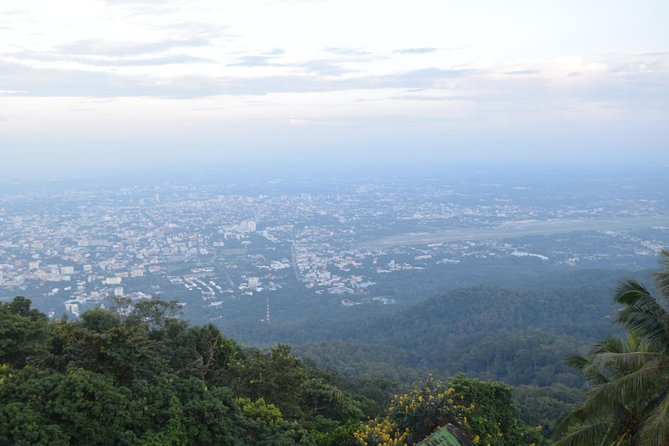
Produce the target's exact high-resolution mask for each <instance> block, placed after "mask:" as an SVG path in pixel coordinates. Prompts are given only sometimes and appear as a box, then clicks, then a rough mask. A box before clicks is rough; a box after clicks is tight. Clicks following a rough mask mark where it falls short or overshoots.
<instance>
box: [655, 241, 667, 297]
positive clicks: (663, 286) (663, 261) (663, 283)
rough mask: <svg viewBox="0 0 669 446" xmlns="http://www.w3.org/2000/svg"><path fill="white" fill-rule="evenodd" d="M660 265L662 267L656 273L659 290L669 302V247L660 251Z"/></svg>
mask: <svg viewBox="0 0 669 446" xmlns="http://www.w3.org/2000/svg"><path fill="white" fill-rule="evenodd" d="M660 266H661V267H662V269H661V270H660V271H659V272H656V273H655V274H654V276H655V283H656V284H657V290H658V292H659V293H660V295H662V296H663V297H664V298H665V300H666V301H667V303H669V249H666V248H665V249H663V250H661V251H660Z"/></svg>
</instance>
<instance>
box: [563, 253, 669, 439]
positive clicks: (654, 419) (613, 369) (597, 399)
mask: <svg viewBox="0 0 669 446" xmlns="http://www.w3.org/2000/svg"><path fill="white" fill-rule="evenodd" d="M660 265H661V270H660V271H659V272H657V273H655V275H654V276H655V283H656V289H657V292H658V293H659V297H655V296H653V295H652V293H651V292H650V291H649V290H648V288H646V287H645V286H644V285H642V284H641V283H639V282H637V281H634V280H628V281H625V282H623V283H622V284H621V285H620V286H619V287H618V291H617V293H616V298H615V299H616V301H617V302H618V304H620V305H622V307H621V309H620V310H619V311H618V314H617V316H616V322H617V323H618V324H620V325H622V326H623V327H624V328H625V329H626V330H627V339H626V340H620V339H607V340H605V341H604V342H602V343H600V344H599V345H597V346H595V348H594V349H593V350H592V351H591V352H590V354H589V356H588V357H572V358H570V359H569V363H570V364H571V365H573V366H575V367H577V368H578V369H579V370H581V372H582V373H583V374H584V375H585V377H586V378H588V379H589V380H590V382H591V383H592V384H593V387H592V389H591V390H590V391H589V392H588V395H587V397H586V400H585V402H584V403H583V405H582V406H581V407H579V408H577V409H576V410H574V411H572V412H570V413H569V414H567V415H566V416H565V418H564V419H563V420H562V422H561V423H560V424H561V427H562V428H563V429H564V430H566V429H571V430H569V431H568V433H567V435H566V436H565V437H564V438H563V439H561V440H560V441H558V442H557V443H556V446H558V445H559V446H579V445H590V444H602V445H621V446H622V445H628V446H637V445H644V446H645V445H652V446H655V445H657V446H661V445H666V444H669V312H668V311H667V306H668V305H669V251H668V250H666V249H664V250H662V251H661V252H660Z"/></svg>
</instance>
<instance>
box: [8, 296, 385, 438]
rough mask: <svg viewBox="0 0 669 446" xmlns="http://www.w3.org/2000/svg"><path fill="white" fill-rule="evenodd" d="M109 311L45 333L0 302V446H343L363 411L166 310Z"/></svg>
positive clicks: (360, 401) (28, 315)
mask: <svg viewBox="0 0 669 446" xmlns="http://www.w3.org/2000/svg"><path fill="white" fill-rule="evenodd" d="M117 303H120V304H121V305H119V307H118V308H116V310H117V311H116V314H114V313H113V312H110V311H107V310H104V309H95V310H91V311H89V312H86V313H84V314H82V317H81V319H80V320H78V321H76V322H67V321H60V322H55V323H54V322H49V321H48V320H47V318H46V317H45V316H44V315H43V314H41V313H40V312H38V311H36V310H34V309H31V307H30V301H29V300H27V299H25V298H22V297H18V298H15V299H14V300H13V301H12V302H11V303H8V304H0V364H2V366H0V444H18V445H66V444H80V445H93V444H109V445H123V444H128V445H130V444H133V445H134V444H141V445H168V444H171V445H182V444H198V445H206V444H211V445H243V444H249V445H263V444H265V445H294V444H300V445H310V444H313V445H315V444H318V445H321V444H324V445H327V444H343V443H339V441H338V438H341V436H342V435H344V436H347V437H349V438H352V434H351V432H352V430H353V429H354V427H353V426H354V425H352V424H351V423H355V422H356V421H358V420H361V419H363V417H364V416H365V414H366V413H373V410H372V411H371V412H369V410H370V408H373V407H374V403H372V402H371V401H369V400H367V399H365V398H363V397H354V396H352V395H351V394H350V393H348V392H345V391H343V390H341V389H340V388H339V387H337V386H336V385H335V384H334V383H333V379H331V375H330V374H326V373H321V372H319V371H317V370H315V369H313V368H310V367H307V366H305V365H304V364H303V363H302V362H300V361H299V360H298V359H296V358H295V357H294V356H292V355H291V354H290V348H289V347H287V346H283V345H278V346H276V347H274V348H272V349H271V350H270V351H260V350H253V349H243V348H241V347H240V346H239V345H238V344H237V343H235V342H234V341H232V340H230V339H226V338H225V337H223V336H222V335H221V333H220V332H219V330H218V329H217V328H216V327H214V326H212V325H206V326H190V325H188V324H187V323H186V322H184V321H181V320H178V319H174V318H172V317H170V315H171V314H172V313H174V311H175V310H176V309H177V308H176V304H175V303H170V302H162V301H160V300H150V301H142V302H140V303H138V304H136V305H134V306H128V305H127V304H128V303H127V302H122V301H121V302H117ZM347 423H348V424H347Z"/></svg>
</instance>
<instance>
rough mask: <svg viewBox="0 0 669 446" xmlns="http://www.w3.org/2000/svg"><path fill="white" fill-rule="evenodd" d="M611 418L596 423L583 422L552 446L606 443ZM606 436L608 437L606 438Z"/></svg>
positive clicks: (584, 445) (583, 445)
mask: <svg viewBox="0 0 669 446" xmlns="http://www.w3.org/2000/svg"><path fill="white" fill-rule="evenodd" d="M610 426H611V420H602V421H599V422H596V423H591V424H584V425H582V426H579V427H578V429H576V430H575V431H573V432H570V433H569V434H567V435H566V436H565V437H564V438H562V439H560V440H558V441H557V442H555V443H554V444H553V446H592V445H596V444H606V443H605V442H604V441H605V440H607V439H610V435H609V427H610ZM607 437H608V438H607Z"/></svg>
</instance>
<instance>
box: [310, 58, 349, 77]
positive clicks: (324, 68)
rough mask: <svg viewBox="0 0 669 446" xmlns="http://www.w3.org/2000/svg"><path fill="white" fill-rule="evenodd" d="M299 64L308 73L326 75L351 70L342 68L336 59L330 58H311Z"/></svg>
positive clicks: (337, 74)
mask: <svg viewBox="0 0 669 446" xmlns="http://www.w3.org/2000/svg"><path fill="white" fill-rule="evenodd" d="M299 66H300V68H302V69H303V70H304V71H306V72H308V73H316V74H321V75H325V76H340V75H342V74H345V73H350V72H351V70H346V69H344V68H342V67H341V66H340V65H338V64H337V62H336V61H335V60H329V59H315V60H309V61H307V62H304V63H302V64H300V65H299Z"/></svg>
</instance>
